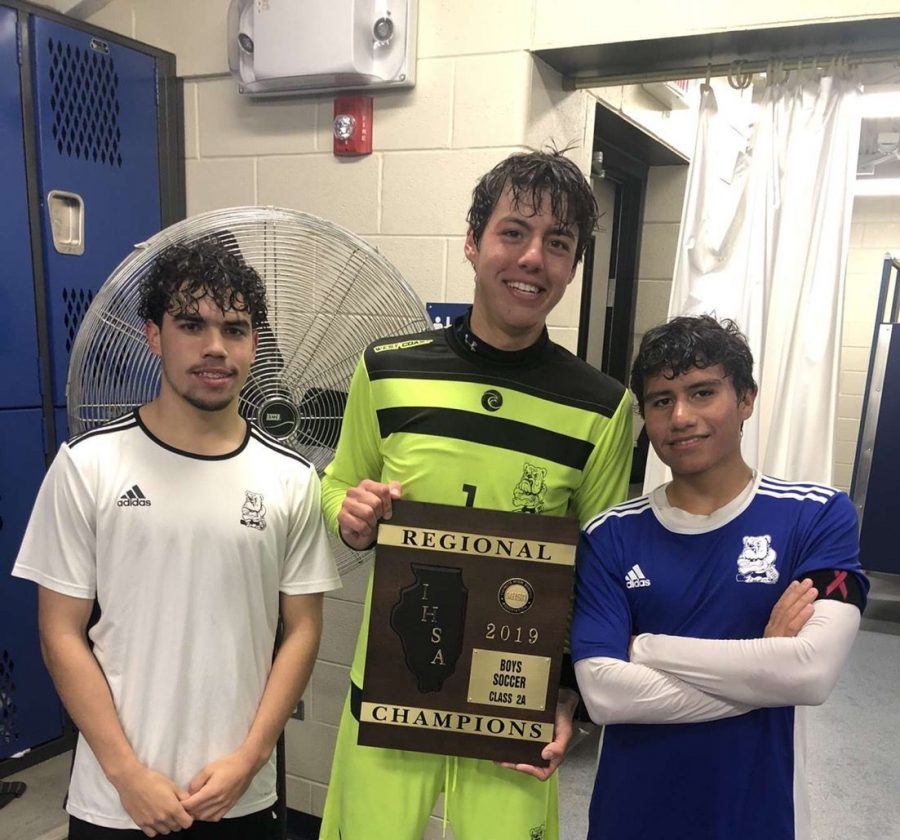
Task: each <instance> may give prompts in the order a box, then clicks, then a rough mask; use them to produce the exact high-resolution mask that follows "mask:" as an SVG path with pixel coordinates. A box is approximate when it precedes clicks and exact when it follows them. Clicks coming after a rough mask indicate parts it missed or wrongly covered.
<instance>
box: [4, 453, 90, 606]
mask: <svg viewBox="0 0 900 840" xmlns="http://www.w3.org/2000/svg"><path fill="white" fill-rule="evenodd" d="M96 536H97V534H96V500H95V498H94V489H93V487H92V486H91V481H90V479H89V478H88V477H87V476H86V475H85V472H84V470H83V469H82V468H81V467H80V465H77V464H76V463H75V462H74V460H73V459H72V453H71V450H70V449H69V447H68V445H67V444H63V445H62V447H61V448H60V450H59V452H58V453H57V456H56V458H55V459H54V461H53V463H52V464H51V466H50V469H49V471H48V472H47V475H46V476H44V481H43V483H42V484H41V489H40V491H39V492H38V496H37V499H36V501H35V503H34V508H33V509H32V512H31V518H30V519H29V521H28V527H27V529H26V531H25V536H24V538H23V539H22V547H21V548H20V550H19V554H18V557H17V559H16V564H15V566H14V567H13V570H12V574H13V575H14V576H15V577H20V578H25V579H26V580H30V581H33V582H34V583H37V584H40V585H41V586H44V587H46V588H47V589H52V590H53V591H55V592H59V593H61V594H63V595H69V596H71V597H73V598H88V599H91V598H93V597H94V596H95V594H96V591H97V565H96V550H95V548H96Z"/></svg>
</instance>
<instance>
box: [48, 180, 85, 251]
mask: <svg viewBox="0 0 900 840" xmlns="http://www.w3.org/2000/svg"><path fill="white" fill-rule="evenodd" d="M47 212H48V213H49V214H50V230H51V232H52V234H53V247H54V248H56V250H57V251H58V252H59V253H60V254H72V255H75V256H78V255H80V254H83V253H84V201H83V200H82V198H81V196H80V195H76V194H75V193H71V192H63V191H62V190H51V191H50V192H49V193H48V194H47Z"/></svg>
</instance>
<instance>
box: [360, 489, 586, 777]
mask: <svg viewBox="0 0 900 840" xmlns="http://www.w3.org/2000/svg"><path fill="white" fill-rule="evenodd" d="M578 533H579V529H578V523H577V522H576V521H575V520H574V519H572V518H568V517H556V516H538V515H532V514H523V513H508V512H500V511H488V510H477V509H474V508H462V507H452V506H449V505H433V504H424V503H421V502H409V501H402V500H401V501H397V502H394V505H393V516H392V518H391V519H390V520H389V521H386V522H383V523H382V524H381V526H380V527H379V531H378V544H377V547H376V555H375V578H374V584H373V585H374V589H373V594H372V608H371V615H370V620H369V637H368V652H367V656H366V670H365V678H364V685H363V690H362V703H361V708H360V715H359V718H360V726H359V743H360V744H364V745H367V746H377V747H393V748H396V749H405V750H418V751H420V752H431V753H439V754H445V755H457V756H469V757H474V758H488V759H492V760H494V761H509V762H516V763H527V764H534V765H538V766H545V765H546V763H547V762H545V761H544V760H543V759H542V758H541V751H542V750H543V748H544V747H545V746H546V745H547V744H548V743H549V742H550V741H552V740H553V725H554V719H555V711H556V697H557V692H558V688H559V674H560V668H561V664H562V655H563V646H564V642H565V635H566V628H567V624H568V617H569V608H570V600H571V594H572V578H573V572H574V565H575V547H576V544H577V542H578Z"/></svg>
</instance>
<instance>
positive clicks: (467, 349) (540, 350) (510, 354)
mask: <svg viewBox="0 0 900 840" xmlns="http://www.w3.org/2000/svg"><path fill="white" fill-rule="evenodd" d="M471 315H472V307H471V306H470V307H469V308H468V309H467V310H466V311H465V312H464V313H463V314H462V315H457V316H456V318H454V319H453V323H452V324H451V325H450V328H449V329H448V330H447V340H448V342H449V343H450V345H451V346H452V347H453V348H454V350H456V352H457V353H459V354H460V355H461V356H463V357H465V358H469V359H472V360H473V361H476V360H481V361H488V362H492V363H493V364H498V365H508V366H510V367H519V366H521V365H526V364H528V363H529V362H536V361H538V360H539V359H540V358H542V357H543V355H544V351H545V350H546V348H547V345H548V344H549V343H550V337H549V335H548V334H547V327H546V326H545V327H544V329H543V330H542V331H541V334H540V336H539V337H538V340H537V341H535V342H534V344H532V345H531V346H530V347H525V348H524V349H523V350H499V349H497V348H496V347H493V346H491V345H490V344H488V343H487V342H486V341H483V340H482V339H480V338H479V337H478V336H477V335H475V333H474V332H472V322H471Z"/></svg>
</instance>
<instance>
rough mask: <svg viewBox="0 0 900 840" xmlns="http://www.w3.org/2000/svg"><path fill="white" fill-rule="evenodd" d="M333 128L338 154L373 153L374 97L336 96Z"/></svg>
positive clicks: (335, 148) (336, 152)
mask: <svg viewBox="0 0 900 840" xmlns="http://www.w3.org/2000/svg"><path fill="white" fill-rule="evenodd" d="M332 130H333V132H334V153H335V154H336V155H370V154H372V97H371V96H336V97H335V99H334V123H333V124H332Z"/></svg>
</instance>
